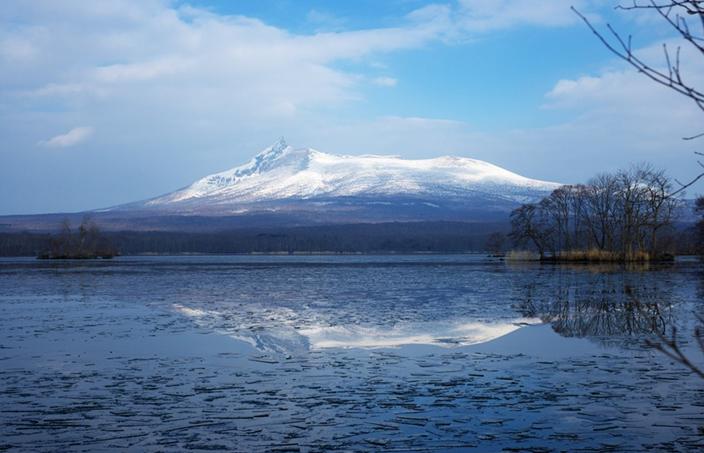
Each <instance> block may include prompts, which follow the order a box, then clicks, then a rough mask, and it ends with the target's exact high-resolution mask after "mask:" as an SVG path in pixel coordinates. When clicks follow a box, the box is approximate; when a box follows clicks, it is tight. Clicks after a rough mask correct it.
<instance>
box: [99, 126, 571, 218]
mask: <svg viewBox="0 0 704 453" xmlns="http://www.w3.org/2000/svg"><path fill="white" fill-rule="evenodd" d="M559 186H560V184H558V183H553V182H548V181H539V180H536V179H531V178H526V177H524V176H521V175H518V174H516V173H513V172H510V171H508V170H505V169H503V168H501V167H498V166H496V165H493V164H490V163H488V162H484V161H480V160H476V159H470V158H466V157H454V156H442V157H436V158H432V159H416V160H411V159H402V158H400V157H398V156H388V155H369V154H365V155H336V154H328V153H324V152H321V151H318V150H315V149H312V148H294V147H292V146H290V145H288V144H287V143H286V141H285V140H284V139H283V138H281V139H279V140H278V141H277V142H276V143H274V144H273V145H271V146H269V147H267V148H266V149H264V150H263V151H261V152H260V153H258V154H256V155H255V156H254V157H253V158H252V159H251V160H250V161H248V162H247V163H245V164H243V165H240V166H237V167H234V168H231V169H229V170H225V171H222V172H218V173H214V174H211V175H208V176H205V177H203V178H201V179H198V180H197V181H195V182H194V183H193V184H191V185H189V186H186V187H184V188H182V189H179V190H176V191H174V192H170V193H167V194H164V195H161V196H158V197H155V198H151V199H148V200H145V201H143V202H137V203H130V204H127V205H121V206H117V207H114V208H111V209H117V210H121V209H136V208H139V209H144V210H159V211H171V212H183V213H189V214H198V213H203V212H209V213H211V214H213V213H217V212H219V213H220V214H241V213H244V212H250V211H252V210H257V209H258V208H262V207H265V210H267V211H270V210H271V209H272V205H273V204H276V203H281V204H284V205H285V204H290V203H292V202H294V203H296V202H298V203H300V202H309V203H316V202H326V203H330V202H331V201H332V200H334V199H339V200H350V199H355V200H358V201H359V200H363V199H367V200H368V201H369V202H373V201H372V200H374V199H377V200H379V201H381V202H384V201H387V202H389V200H393V199H417V200H421V199H426V200H427V201H426V204H427V203H429V205H433V204H436V203H433V200H439V201H447V200H453V199H457V200H461V199H469V198H477V196H481V195H484V196H485V197H488V198H494V199H496V200H501V201H505V202H509V203H523V202H529V201H535V200H537V199H539V198H541V197H542V196H544V195H545V194H546V193H549V192H550V191H551V190H554V189H555V188H557V187H559ZM282 209H283V208H282Z"/></svg>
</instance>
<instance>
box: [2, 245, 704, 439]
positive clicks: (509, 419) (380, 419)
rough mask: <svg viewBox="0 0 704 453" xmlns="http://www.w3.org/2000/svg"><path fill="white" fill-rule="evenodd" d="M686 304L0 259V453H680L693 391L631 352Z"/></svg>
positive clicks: (415, 275)
mask: <svg viewBox="0 0 704 453" xmlns="http://www.w3.org/2000/svg"><path fill="white" fill-rule="evenodd" d="M703 293H704V267H702V265H700V264H699V263H696V262H688V263H676V264H674V265H669V266H652V267H640V268H631V269H623V268H620V267H609V266H605V267H594V266H589V267H585V266H545V265H543V266H541V265H538V264H523V265H517V264H513V265H512V264H508V263H502V262H498V261H491V260H487V259H484V258H481V257H475V256H463V255H453V256H363V257H352V256H340V257H332V256H330V257H328V256H324V257H299V256H274V257H271V256H268V257H267V256H260V257H152V258H130V257H123V258H120V259H116V260H112V261H95V262H85V261H84V262H38V261H35V260H29V259H11V260H8V259H5V260H0V450H27V451H57V450H58V451H95V450H104V451H107V450H114V449H118V448H123V449H124V448H129V449H131V450H134V451H171V450H177V449H193V450H218V449H219V450H228V451H332V450H341V451H359V450H370V451H378V450H387V451H466V450H472V449H477V450H480V451H501V450H509V451H552V450H568V451H603V450H613V451H643V450H648V449H652V450H656V451H662V450H675V451H698V450H701V449H702V448H704V431H702V428H701V427H702V426H704V381H702V380H700V379H698V378H696V377H695V376H693V375H692V374H691V373H689V372H687V371H686V370H685V369H683V368H682V367H681V366H680V365H677V364H674V363H672V362H671V361H670V360H669V359H667V358H666V357H664V356H663V355H661V354H659V353H657V352H654V351H652V350H650V349H648V348H646V347H644V341H645V340H646V339H647V338H652V335H653V331H654V330H662V329H668V328H669V327H670V326H677V327H678V329H679V332H680V337H681V338H682V339H683V340H688V339H690V338H691V332H692V329H693V326H694V314H700V315H701V314H704V303H702V300H704V297H703V296H704V294H703ZM688 351H689V353H690V354H692V355H693V357H695V358H697V359H698V360H699V361H700V362H701V356H699V355H697V353H698V351H696V349H694V347H693V345H692V346H691V347H690V348H689V349H688Z"/></svg>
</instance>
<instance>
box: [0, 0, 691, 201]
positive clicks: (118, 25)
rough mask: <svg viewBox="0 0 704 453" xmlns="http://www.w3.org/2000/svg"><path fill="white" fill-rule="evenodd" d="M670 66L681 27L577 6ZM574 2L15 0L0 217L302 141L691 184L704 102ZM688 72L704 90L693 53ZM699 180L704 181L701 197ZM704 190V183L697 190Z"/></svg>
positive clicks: (1, 83)
mask: <svg viewBox="0 0 704 453" xmlns="http://www.w3.org/2000/svg"><path fill="white" fill-rule="evenodd" d="M572 4H574V5H575V6H577V7H578V8H579V9H580V10H581V11H583V12H584V13H586V14H589V17H590V18H592V20H593V21H594V22H595V23H596V24H597V25H598V26H599V27H602V28H603V27H604V25H605V24H606V23H607V22H608V23H612V24H613V25H614V26H615V27H616V28H618V29H620V30H624V31H625V32H631V33H632V34H633V35H634V46H635V47H636V48H637V49H638V52H639V54H640V55H642V56H643V57H644V58H646V59H648V60H649V61H652V62H653V64H654V65H656V66H657V65H661V64H662V55H661V50H660V48H659V45H660V43H662V42H664V41H668V42H672V43H674V42H675V41H673V36H672V35H671V34H670V32H669V30H668V29H667V27H665V26H663V24H661V21H659V20H658V19H657V17H655V16H653V15H648V14H640V13H639V14H634V13H625V12H620V11H615V10H614V9H613V7H614V6H615V5H616V4H617V2H613V1H608V0H575V1H573V2H572ZM569 5H570V2H565V1H564V0H512V1H508V0H447V1H444V2H443V1H436V2H430V1H419V0H388V1H383V2H382V1H372V0H364V1H323V0H318V1H298V0H296V1H294V0H288V1H275V0H271V1H265V0H259V1H250V0H242V1H237V2H231V1H209V0H197V1H187V2H186V1H161V0H144V1H128V0H105V1H101V2H84V1H80V0H64V1H48V0H47V1H41V0H40V1H36V2H23V1H15V0H9V1H8V2H6V3H4V4H3V8H2V11H0V137H2V139H1V140H2V141H0V193H2V197H0V214H15V213H38V212H60V211H77V210H84V209H93V208H100V207H106V206H111V205H115V204H119V203H124V202H129V201H135V200H139V199H144V198H148V197H152V196H155V195H159V194H161V193H165V192H169V191H171V190H174V189H177V188H179V187H182V186H184V185H187V184H188V183H190V182H191V181H193V180H195V179H197V178H199V177H201V176H204V175H206V174H209V173H213V172H215V171H220V170H224V169H226V168H230V167H233V166H236V165H239V164H241V163H243V162H245V161H246V160H248V159H249V158H250V157H251V156H252V155H253V154H255V153H256V152H257V151H258V150H260V149H262V148H264V147H265V146H267V145H268V144H270V143H271V142H273V141H275V140H276V139H277V138H278V137H279V136H281V135H283V136H285V137H286V138H287V139H288V141H289V143H291V144H292V145H294V146H311V147H314V148H317V149H320V150H323V151H326V152H331V153H345V154H366V153H377V154H398V155H402V156H404V157H408V158H423V157H435V156H439V155H447V154H454V155H460V156H468V157H474V158H478V159H483V160H487V161H490V162H492V163H495V164H497V165H501V166H503V167H505V168H507V169H509V170H512V171H515V172H517V173H520V174H523V175H525V176H529V177H533V178H540V179H546V180H552V181H559V182H585V181H586V180H588V179H589V177H591V176H592V175H594V174H596V173H598V172H600V171H607V170H613V169H615V168H618V167H624V166H627V165H629V164H631V163H635V162H640V161H649V162H652V163H654V164H655V165H657V166H659V167H663V168H666V169H667V171H668V172H669V173H670V174H671V175H673V176H675V177H678V178H680V179H686V178H687V177H688V176H690V175H692V174H693V172H694V170H695V168H694V162H695V160H694V156H693V152H694V151H697V150H699V149H701V146H702V145H701V143H702V142H685V141H683V140H681V137H683V136H685V135H692V134H695V133H698V132H701V129H702V127H701V126H702V125H704V124H703V123H704V122H703V121H702V119H704V113H702V112H701V111H698V110H697V109H696V108H695V107H694V106H693V105H691V103H689V102H688V101H687V100H686V99H684V98H682V97H678V96H677V95H675V94H673V93H670V92H669V91H668V90H667V89H664V88H661V87H657V86H655V85H653V84H652V83H651V82H649V81H647V80H645V79H644V78H643V77H642V76H640V75H638V74H636V73H635V72H634V71H633V70H631V69H630V68H628V67H627V66H625V65H624V64H622V63H621V62H619V61H618V60H617V59H615V58H613V56H612V55H611V54H609V53H608V51H606V49H605V48H604V47H603V46H601V44H600V43H599V42H597V40H596V39H595V38H594V37H593V36H592V35H591V34H590V32H589V31H588V30H587V29H586V27H585V26H584V24H582V23H580V22H579V19H578V18H577V17H576V16H575V15H574V13H572V12H571V11H570V10H569ZM683 50H684V53H683V66H684V68H683V70H684V71H685V74H686V76H687V77H689V79H690V80H692V81H693V82H700V81H701V82H703V83H699V86H701V85H703V84H704V68H703V67H702V65H701V63H700V62H699V60H701V58H700V57H699V56H697V55H692V54H691V53H688V52H687V51H686V50H687V49H683ZM697 190H699V191H701V188H699V187H698V188H696V189H695V191H694V192H696V191H697ZM692 194H694V193H692Z"/></svg>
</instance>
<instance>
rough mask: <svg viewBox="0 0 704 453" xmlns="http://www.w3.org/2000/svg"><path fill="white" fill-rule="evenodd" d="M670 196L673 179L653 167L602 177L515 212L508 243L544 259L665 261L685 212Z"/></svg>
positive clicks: (559, 191)
mask: <svg viewBox="0 0 704 453" xmlns="http://www.w3.org/2000/svg"><path fill="white" fill-rule="evenodd" d="M672 193H673V187H672V182H671V181H670V179H669V178H668V177H667V176H666V175H665V173H664V172H663V171H662V170H656V169H654V168H653V167H651V166H649V165H639V166H634V167H631V168H630V169H627V170H619V171H616V172H614V173H604V174H601V175H599V176H597V177H595V178H593V179H592V180H590V181H589V182H588V183H587V184H578V185H565V186H562V187H560V188H558V189H556V190H555V191H553V192H552V193H551V194H550V195H549V196H547V197H545V198H544V199H542V200H541V201H540V202H538V203H534V204H525V205H523V206H521V207H519V208H518V209H516V210H514V211H513V212H512V213H511V217H510V218H511V233H510V237H511V239H512V240H513V242H514V244H515V245H516V246H519V247H530V248H533V249H534V250H536V251H537V252H538V254H539V255H540V257H541V259H585V260H591V259H594V260H604V261H638V260H648V259H662V258H665V257H667V256H668V255H669V254H670V253H671V252H672V250H673V246H674V244H673V240H672V239H673V233H674V229H673V224H674V222H675V220H676V219H677V215H678V211H679V210H680V209H681V208H682V202H681V200H679V199H677V198H675V197H673V196H672ZM702 206H704V202H702Z"/></svg>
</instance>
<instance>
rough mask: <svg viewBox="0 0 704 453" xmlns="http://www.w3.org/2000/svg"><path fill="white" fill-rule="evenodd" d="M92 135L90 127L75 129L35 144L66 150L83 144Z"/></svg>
mask: <svg viewBox="0 0 704 453" xmlns="http://www.w3.org/2000/svg"><path fill="white" fill-rule="evenodd" d="M92 134H93V129H92V128H90V127H85V126H84V127H75V128H73V129H71V130H70V131H68V132H66V133H65V134H60V135H57V136H55V137H52V138H50V139H49V140H42V141H40V142H39V143H37V144H38V145H39V146H44V147H46V148H68V147H70V146H76V145H78V144H79V143H83V142H84V141H86V140H87V139H88V138H89V137H90V136H91V135H92Z"/></svg>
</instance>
